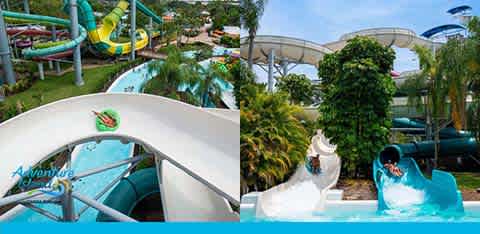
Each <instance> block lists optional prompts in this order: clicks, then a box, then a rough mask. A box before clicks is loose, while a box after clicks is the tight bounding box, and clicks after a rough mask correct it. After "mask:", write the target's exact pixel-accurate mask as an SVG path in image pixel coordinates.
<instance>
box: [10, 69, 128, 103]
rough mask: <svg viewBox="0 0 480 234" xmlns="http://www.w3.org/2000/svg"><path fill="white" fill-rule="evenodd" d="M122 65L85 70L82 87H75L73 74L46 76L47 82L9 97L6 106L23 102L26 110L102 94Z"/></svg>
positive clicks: (44, 81) (35, 84) (38, 81)
mask: <svg viewBox="0 0 480 234" xmlns="http://www.w3.org/2000/svg"><path fill="white" fill-rule="evenodd" d="M121 65H122V64H121V63H119V64H115V65H108V66H104V67H97V68H92V69H85V70H83V79H84V81H85V84H84V85H83V86H81V87H77V86H75V84H74V83H75V78H74V73H73V72H68V73H66V74H65V75H63V76H60V77H57V76H45V80H37V81H35V83H34V84H33V85H32V87H30V88H29V89H28V90H26V91H24V92H21V93H18V94H15V95H12V96H9V97H7V98H6V99H5V102H4V104H5V105H6V106H15V105H16V103H17V101H21V102H22V105H23V106H24V108H25V111H26V110H30V109H33V108H35V107H38V106H41V105H44V104H47V103H50V102H54V101H57V100H60V99H64V98H68V97H74V96H79V95H85V94H89V93H97V92H100V91H101V90H102V88H103V86H104V84H105V83H106V82H108V81H109V78H110V77H109V76H110V74H111V72H113V71H114V70H115V69H116V68H117V67H119V66H121Z"/></svg>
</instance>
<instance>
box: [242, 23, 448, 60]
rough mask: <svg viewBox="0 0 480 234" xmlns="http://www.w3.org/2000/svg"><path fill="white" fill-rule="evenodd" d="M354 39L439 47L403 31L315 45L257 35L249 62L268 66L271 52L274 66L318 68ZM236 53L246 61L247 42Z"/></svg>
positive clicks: (348, 36) (375, 31)
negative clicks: (294, 63) (286, 63)
mask: <svg viewBox="0 0 480 234" xmlns="http://www.w3.org/2000/svg"><path fill="white" fill-rule="evenodd" d="M355 36H366V37H370V38H373V39H375V40H377V41H378V42H380V43H381V44H383V45H385V46H392V45H395V46H398V47H400V48H409V49H413V47H414V46H415V45H421V46H426V47H428V48H433V47H435V48H438V47H439V46H440V45H441V43H437V42H434V41H432V40H430V39H428V38H424V37H421V36H418V35H417V34H416V33H415V32H413V31H412V30H409V29H404V28H387V27H386V28H372V29H365V30H360V31H357V32H353V33H348V34H345V35H343V36H341V37H340V39H339V40H338V41H334V42H330V43H326V44H318V43H315V42H311V41H306V40H303V39H298V38H291V37H284V36H272V35H257V36H256V37H255V39H254V49H253V58H254V60H255V62H257V63H264V64H267V63H268V54H269V53H270V51H271V50H274V51H275V57H276V58H278V59H277V60H279V61H277V62H278V63H280V62H282V61H281V59H286V60H287V61H297V62H298V63H305V64H310V65H313V66H318V62H319V61H320V60H321V59H323V56H324V55H325V54H330V53H333V52H335V51H338V50H341V49H343V47H345V45H346V44H347V41H348V40H349V39H351V38H353V37H355ZM240 49H241V55H242V58H244V59H247V55H248V38H247V37H243V38H241V39H240Z"/></svg>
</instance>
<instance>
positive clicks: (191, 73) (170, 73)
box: [144, 47, 199, 104]
mask: <svg viewBox="0 0 480 234" xmlns="http://www.w3.org/2000/svg"><path fill="white" fill-rule="evenodd" d="M185 63H188V65H184V64H185ZM197 68H198V66H197V65H196V63H191V60H188V59H186V58H184V57H183V55H182V53H181V52H180V51H179V50H178V49H176V48H175V47H172V48H171V49H170V51H169V52H168V58H167V59H166V60H165V61H160V60H158V61H154V62H152V63H150V64H149V66H148V71H149V72H150V73H151V74H156V75H155V77H154V78H153V79H151V80H150V81H149V82H147V84H146V85H145V87H144V92H145V93H149V94H154V95H160V96H165V97H168V98H172V99H176V100H182V101H184V102H187V103H191V104H196V101H195V99H194V98H193V97H192V96H191V95H189V94H188V93H180V92H178V87H180V86H182V85H190V84H192V82H194V81H196V80H199V77H198V72H196V69H197Z"/></svg>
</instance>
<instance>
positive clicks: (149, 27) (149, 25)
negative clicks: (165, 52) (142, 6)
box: [148, 17, 153, 49]
mask: <svg viewBox="0 0 480 234" xmlns="http://www.w3.org/2000/svg"><path fill="white" fill-rule="evenodd" d="M152 31H153V19H152V17H148V48H149V49H152V47H153V45H152V36H153V35H152Z"/></svg>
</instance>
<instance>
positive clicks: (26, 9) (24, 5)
mask: <svg viewBox="0 0 480 234" xmlns="http://www.w3.org/2000/svg"><path fill="white" fill-rule="evenodd" d="M23 10H24V11H25V13H26V14H30V6H29V5H28V0H23Z"/></svg>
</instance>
